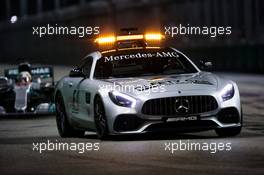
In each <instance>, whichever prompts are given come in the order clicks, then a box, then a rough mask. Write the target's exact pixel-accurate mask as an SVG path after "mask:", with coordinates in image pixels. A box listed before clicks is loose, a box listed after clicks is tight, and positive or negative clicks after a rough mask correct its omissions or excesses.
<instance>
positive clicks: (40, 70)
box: [5, 66, 54, 84]
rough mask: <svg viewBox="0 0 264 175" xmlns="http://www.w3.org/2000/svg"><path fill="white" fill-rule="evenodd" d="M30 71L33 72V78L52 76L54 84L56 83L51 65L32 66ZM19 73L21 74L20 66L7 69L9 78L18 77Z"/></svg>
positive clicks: (6, 74)
mask: <svg viewBox="0 0 264 175" xmlns="http://www.w3.org/2000/svg"><path fill="white" fill-rule="evenodd" d="M30 71H31V72H30V73H31V75H32V78H33V79H36V78H41V79H46V78H51V79H52V84H54V71H53V67H51V66H45V67H32V68H31V70H30ZM18 74H19V71H18V68H11V69H6V70H5V77H7V78H8V79H16V77H17V76H18Z"/></svg>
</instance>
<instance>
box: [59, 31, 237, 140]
mask: <svg viewBox="0 0 264 175" xmlns="http://www.w3.org/2000/svg"><path fill="white" fill-rule="evenodd" d="M161 39H162V35H160V34H142V35H141V34H138V35H132V34H130V35H121V36H115V37H105V38H104V37H101V38H98V39H96V42H97V44H99V45H104V44H105V45H108V46H109V45H111V44H112V47H111V49H107V50H105V51H100V52H99V51H97V52H93V53H91V54H88V55H87V56H86V57H85V58H84V59H83V61H82V64H81V65H80V66H79V67H77V68H74V69H73V70H71V71H70V73H69V75H68V76H65V77H63V78H62V79H61V80H60V81H59V82H58V83H57V85H56V88H55V105H56V121H57V128H58V131H59V134H60V136H62V137H69V136H82V135H84V132H85V131H91V130H92V131H96V132H97V135H98V137H99V138H101V139H103V138H105V137H106V136H107V135H120V134H135V133H145V132H193V131H203V130H211V129H212V130H215V131H216V133H217V134H218V135H219V136H234V135H237V134H239V133H240V131H241V128H242V109H241V104H240V95H239V90H238V86H237V84H236V83H235V82H233V81H231V80H225V79H223V78H220V77H219V76H217V75H215V74H213V73H210V72H206V71H201V70H200V69H199V68H198V67H197V66H196V65H195V64H194V63H193V61H192V60H191V59H190V58H188V57H187V56H186V55H185V54H183V53H182V52H180V51H179V50H177V49H174V48H169V47H156V46H150V45H149V43H151V42H155V41H157V42H158V41H159V40H161ZM210 64H211V63H210V62H205V63H204V66H205V67H206V66H210Z"/></svg>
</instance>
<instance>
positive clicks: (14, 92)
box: [0, 63, 55, 116]
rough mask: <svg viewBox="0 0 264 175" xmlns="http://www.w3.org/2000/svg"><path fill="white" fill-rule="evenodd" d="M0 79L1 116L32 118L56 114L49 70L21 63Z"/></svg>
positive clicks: (52, 81)
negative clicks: (28, 116) (33, 116)
mask: <svg viewBox="0 0 264 175" xmlns="http://www.w3.org/2000/svg"><path fill="white" fill-rule="evenodd" d="M4 74H5V75H4V76H3V77H0V115H16V116H17V115H34V114H52V113H54V112H55V105H54V102H53V93H54V77H53V68H52V67H31V65H30V64H28V63H21V64H20V65H19V66H18V68H11V69H6V70H5V71H4Z"/></svg>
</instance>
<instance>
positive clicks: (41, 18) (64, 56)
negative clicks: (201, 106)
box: [0, 0, 264, 73]
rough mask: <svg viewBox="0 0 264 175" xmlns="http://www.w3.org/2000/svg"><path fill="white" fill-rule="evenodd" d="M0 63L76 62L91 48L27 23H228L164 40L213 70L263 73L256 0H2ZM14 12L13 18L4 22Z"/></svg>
mask: <svg viewBox="0 0 264 175" xmlns="http://www.w3.org/2000/svg"><path fill="white" fill-rule="evenodd" d="M0 8H1V9H0V63H11V64H17V63H19V62H21V61H24V60H27V61H29V62H31V63H43V64H61V65H77V64H78V63H79V60H80V59H81V58H83V57H84V56H85V55H86V54H88V53H89V52H90V51H92V50H94V46H93V43H92V41H93V38H92V37H84V38H79V37H78V36H67V35H65V36H62V35H59V36H56V35H53V36H44V37H42V38H39V37H37V36H33V35H32V32H33V30H32V26H42V25H47V24H48V23H49V24H53V25H54V24H58V25H62V26H100V29H101V30H100V32H101V33H104V32H109V31H114V30H117V29H118V30H119V29H120V28H123V27H137V28H138V29H139V30H140V31H147V30H161V31H163V30H164V26H178V25H179V24H183V25H186V24H190V26H208V27H210V26H231V27H232V34H231V35H228V36H220V37H216V38H210V37H208V36H183V35H181V36H179V35H178V36H177V37H175V38H173V39H168V40H167V43H166V44H167V45H171V46H173V47H175V48H177V49H179V50H181V51H184V52H185V53H187V56H189V57H191V58H193V59H211V60H212V61H213V62H214V65H215V69H216V70H217V71H230V72H248V73H264V59H263V57H264V51H263V50H264V47H263V44H264V33H263V31H264V15H261V14H263V10H264V1H262V0H177V1H175V0H174V1H173V0H159V1H158V0H137V1H135V0H2V1H0ZM14 15H16V16H17V17H18V21H17V22H16V23H14V24H12V23H11V22H10V19H11V17H12V16H14Z"/></svg>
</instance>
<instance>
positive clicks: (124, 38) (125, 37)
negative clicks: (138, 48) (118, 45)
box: [116, 35, 144, 41]
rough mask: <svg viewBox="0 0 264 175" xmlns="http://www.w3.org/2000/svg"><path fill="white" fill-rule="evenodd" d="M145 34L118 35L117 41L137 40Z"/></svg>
mask: <svg viewBox="0 0 264 175" xmlns="http://www.w3.org/2000/svg"><path fill="white" fill-rule="evenodd" d="M143 38H144V37H143V35H124V36H117V37H116V39H117V41H123V40H137V39H143Z"/></svg>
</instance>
